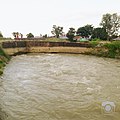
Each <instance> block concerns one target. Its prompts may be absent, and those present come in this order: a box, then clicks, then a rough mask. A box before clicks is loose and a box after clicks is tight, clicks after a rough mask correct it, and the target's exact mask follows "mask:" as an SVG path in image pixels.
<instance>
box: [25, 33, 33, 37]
mask: <svg viewBox="0 0 120 120" xmlns="http://www.w3.org/2000/svg"><path fill="white" fill-rule="evenodd" d="M26 36H27V38H34V35H33V34H32V33H28V34H27V35H26Z"/></svg>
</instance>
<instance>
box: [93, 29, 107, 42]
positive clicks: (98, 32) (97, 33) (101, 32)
mask: <svg viewBox="0 0 120 120" xmlns="http://www.w3.org/2000/svg"><path fill="white" fill-rule="evenodd" d="M91 38H93V39H94V38H98V39H101V40H106V39H107V32H106V30H105V29H104V28H100V27H98V28H94V30H93V33H92V36H91Z"/></svg>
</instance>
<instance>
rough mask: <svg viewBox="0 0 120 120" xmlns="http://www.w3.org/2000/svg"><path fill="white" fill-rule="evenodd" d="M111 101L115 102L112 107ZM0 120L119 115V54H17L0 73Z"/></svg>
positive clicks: (111, 118)
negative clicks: (114, 56)
mask: <svg viewBox="0 0 120 120" xmlns="http://www.w3.org/2000/svg"><path fill="white" fill-rule="evenodd" d="M106 101H110V102H114V104H115V106H113V105H111V111H109V112H106V111H105V106H102V103H103V102H106ZM0 120H120V60H115V59H109V58H99V57H94V56H85V55H78V54H77V55H74V54H29V55H20V56H16V57H13V58H12V60H11V61H10V63H9V64H8V65H7V66H6V68H5V70H4V74H3V76H2V77H1V79H0Z"/></svg>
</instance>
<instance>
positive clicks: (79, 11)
mask: <svg viewBox="0 0 120 120" xmlns="http://www.w3.org/2000/svg"><path fill="white" fill-rule="evenodd" d="M106 13H110V14H113V13H117V14H118V15H120V0H0V31H1V32H2V34H3V36H5V37H12V33H13V32H20V33H22V34H23V35H24V37H26V34H28V33H30V32H31V33H33V34H34V35H35V36H39V35H40V34H42V35H44V34H48V35H51V30H52V26H53V25H57V26H61V27H63V31H64V32H65V33H66V32H67V31H68V29H69V28H70V27H74V28H75V29H76V30H77V29H78V28H79V27H82V26H84V25H86V24H92V25H93V26H94V27H98V26H99V23H100V22H101V20H102V16H103V14H106Z"/></svg>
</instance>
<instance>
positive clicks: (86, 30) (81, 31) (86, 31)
mask: <svg viewBox="0 0 120 120" xmlns="http://www.w3.org/2000/svg"><path fill="white" fill-rule="evenodd" d="M92 32H93V26H92V25H85V26H83V27H80V28H78V30H77V35H80V36H81V37H88V38H89V37H90V36H91V35H92Z"/></svg>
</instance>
